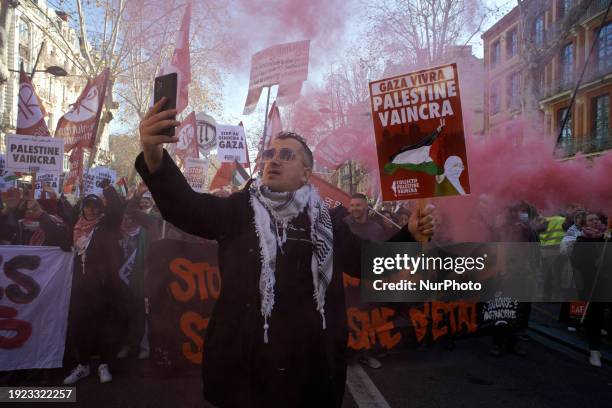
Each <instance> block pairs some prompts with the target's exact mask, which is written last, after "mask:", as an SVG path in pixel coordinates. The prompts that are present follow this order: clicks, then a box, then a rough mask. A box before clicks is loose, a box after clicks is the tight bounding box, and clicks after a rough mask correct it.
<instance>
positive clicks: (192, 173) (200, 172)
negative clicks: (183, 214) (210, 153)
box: [184, 157, 208, 193]
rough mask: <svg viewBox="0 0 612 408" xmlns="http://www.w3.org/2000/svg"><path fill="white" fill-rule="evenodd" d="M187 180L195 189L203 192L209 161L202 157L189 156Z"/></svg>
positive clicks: (186, 172) (186, 163) (186, 167)
mask: <svg viewBox="0 0 612 408" xmlns="http://www.w3.org/2000/svg"><path fill="white" fill-rule="evenodd" d="M184 173H185V180H187V183H189V185H190V186H191V188H192V189H193V191H197V192H198V193H203V192H204V191H205V189H206V188H205V187H206V174H207V173H208V161H206V160H202V159H194V158H191V157H189V158H187V160H186V161H185V171H184Z"/></svg>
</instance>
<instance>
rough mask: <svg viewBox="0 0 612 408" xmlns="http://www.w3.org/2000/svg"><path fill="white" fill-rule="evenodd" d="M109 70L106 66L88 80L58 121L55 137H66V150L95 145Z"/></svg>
mask: <svg viewBox="0 0 612 408" xmlns="http://www.w3.org/2000/svg"><path fill="white" fill-rule="evenodd" d="M109 72H110V71H109V69H108V68H105V69H104V71H102V73H101V74H100V75H98V76H97V77H95V78H94V79H93V80H89V81H87V85H86V86H85V89H83V92H82V93H81V95H80V96H79V98H78V99H77V101H76V102H75V103H74V104H73V105H72V107H71V108H70V110H69V111H68V112H66V113H65V114H64V116H62V117H61V118H60V119H59V121H58V122H57V128H56V129H55V137H58V138H62V139H65V141H66V143H65V145H64V149H65V151H66V152H69V151H71V150H72V149H73V148H75V147H77V146H78V147H81V148H89V149H91V148H93V147H94V143H95V140H96V132H97V131H98V123H99V122H100V113H101V112H102V107H103V106H104V97H105V95H106V87H107V85H108V76H109Z"/></svg>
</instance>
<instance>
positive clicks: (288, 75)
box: [243, 40, 310, 115]
mask: <svg viewBox="0 0 612 408" xmlns="http://www.w3.org/2000/svg"><path fill="white" fill-rule="evenodd" d="M309 54H310V40H305V41H297V42H293V43H287V44H278V45H273V46H272V47H268V48H266V49H265V50H261V51H259V52H257V53H256V54H254V55H253V58H252V59H251V75H250V78H249V93H248V95H247V99H246V101H245V103H244V112H243V114H244V115H249V114H251V113H253V112H254V111H255V108H256V107H257V102H259V97H260V96H261V91H262V90H263V88H264V87H266V86H272V85H277V84H278V85H279V87H278V95H277V102H278V104H280V105H284V104H288V103H292V102H294V101H295V100H296V99H297V98H299V96H300V92H301V90H302V83H303V82H304V81H305V80H306V79H307V78H308V59H309Z"/></svg>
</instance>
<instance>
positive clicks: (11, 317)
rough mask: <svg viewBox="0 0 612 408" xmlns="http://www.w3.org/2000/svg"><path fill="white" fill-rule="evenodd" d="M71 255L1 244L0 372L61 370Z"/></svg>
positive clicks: (68, 302)
mask: <svg viewBox="0 0 612 408" xmlns="http://www.w3.org/2000/svg"><path fill="white" fill-rule="evenodd" d="M73 258H74V254H73V253H72V252H64V251H62V250H60V249H59V248H55V247H36V246H0V263H1V266H2V269H1V272H0V293H3V296H0V356H2V357H1V358H0V371H11V370H22V369H29V368H55V367H61V366H62V359H63V356H64V346H65V343H66V328H67V324H68V308H69V305H70V289H71V286H72V267H73Z"/></svg>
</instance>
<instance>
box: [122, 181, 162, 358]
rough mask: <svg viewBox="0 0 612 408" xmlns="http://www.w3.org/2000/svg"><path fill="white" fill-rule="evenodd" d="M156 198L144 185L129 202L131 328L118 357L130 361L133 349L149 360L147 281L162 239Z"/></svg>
mask: <svg viewBox="0 0 612 408" xmlns="http://www.w3.org/2000/svg"><path fill="white" fill-rule="evenodd" d="M153 207H154V203H153V199H152V198H151V193H149V192H148V191H147V187H146V185H145V184H144V183H142V184H141V185H140V186H139V187H138V191H137V192H136V193H135V194H134V195H133V197H132V198H131V199H130V200H129V201H128V205H127V207H126V211H125V215H124V217H123V222H122V224H121V230H122V232H123V250H124V256H125V259H126V261H125V263H124V265H123V266H122V268H121V271H125V273H120V277H121V279H122V280H123V282H124V283H125V284H126V285H127V286H128V287H129V288H130V293H131V295H132V296H131V302H130V307H129V327H128V332H127V335H126V337H125V338H124V339H123V343H124V344H123V347H122V348H121V350H120V351H119V353H118V354H117V358H126V357H127V356H128V354H129V352H130V351H131V350H138V358H139V359H146V358H149V354H150V347H149V341H148V324H147V322H146V316H145V297H146V294H145V280H146V278H147V274H148V271H147V264H148V263H147V258H148V254H149V253H150V245H151V244H152V243H153V242H156V241H158V240H159V239H160V237H161V223H162V219H161V216H160V215H159V214H157V213H155V212H153Z"/></svg>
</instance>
